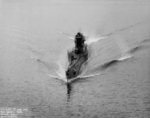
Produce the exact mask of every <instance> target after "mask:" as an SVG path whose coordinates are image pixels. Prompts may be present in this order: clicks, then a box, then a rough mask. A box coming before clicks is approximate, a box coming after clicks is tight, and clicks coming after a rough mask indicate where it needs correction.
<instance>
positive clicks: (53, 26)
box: [0, 0, 150, 118]
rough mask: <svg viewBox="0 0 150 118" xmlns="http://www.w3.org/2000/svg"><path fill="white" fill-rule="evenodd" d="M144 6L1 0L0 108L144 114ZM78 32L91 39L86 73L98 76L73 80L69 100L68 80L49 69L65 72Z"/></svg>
mask: <svg viewBox="0 0 150 118" xmlns="http://www.w3.org/2000/svg"><path fill="white" fill-rule="evenodd" d="M149 11H150V3H149V2H148V1H146V0H143V1H140V0H130V1H129V0H127V1H118V0H117V1H114V0H106V1H104V0H100V1H98V0H94V1H91V0H88V1H85V0H80V1H79V0H77V1H74V0H62V1H58V0H56V1H54V0H50V1H49V0H42V1H40V0H32V1H31V0H21V1H20V0H1V1H0V57H1V58H0V107H1V108H3V107H12V108H13V107H15V108H27V109H28V112H27V113H26V114H23V115H26V116H27V117H42V118H49V117H53V118H54V117H56V118H59V117H61V118H62V117H64V118H66V117H76V118H77V117H81V118H84V117H87V118H88V117H89V118H98V117H102V118H105V117H108V118H111V117H118V118H121V117H123V118H130V117H131V118H141V117H145V118H148V117H149V112H150V111H149V108H150V104H149V103H150V101H149V98H150V97H149V89H150V88H149V67H150V65H149V58H150V57H149V51H150V50H149V42H148V41H149V38H150V23H149V19H150V12H149ZM78 31H81V32H83V33H84V34H85V35H86V37H87V39H89V40H88V41H89V43H88V44H89V50H90V59H89V62H88V65H87V66H86V68H85V69H84V70H85V73H84V75H83V76H86V75H89V74H97V73H100V75H99V76H95V77H91V78H88V79H82V80H80V81H79V82H76V83H75V84H73V88H72V94H71V99H70V101H69V103H66V101H67V94H66V93H67V89H66V85H65V84H64V83H62V82H61V81H60V80H59V79H54V78H51V77H49V74H50V75H57V74H58V73H60V76H63V74H64V68H62V70H61V72H62V73H61V72H60V71H59V70H60V67H66V65H67V61H66V56H67V55H66V54H67V51H68V50H70V49H72V47H73V45H74V44H73V40H72V37H74V35H75V34H76V33H77V32H78ZM101 37H105V38H104V39H101ZM96 39H101V40H98V41H96V42H94V40H96ZM92 42H93V43H92ZM134 47H139V48H136V49H137V50H133V51H132V49H134ZM126 52H127V53H126ZM128 52H131V53H129V54H131V57H132V58H129V59H128V60H124V61H120V62H119V63H117V64H112V65H109V66H108V67H106V66H105V68H103V67H102V65H104V64H105V63H107V62H110V61H112V60H115V59H119V58H120V57H122V56H124V54H128ZM59 64H60V66H58V65H59ZM23 115H22V116H20V117H23Z"/></svg>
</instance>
